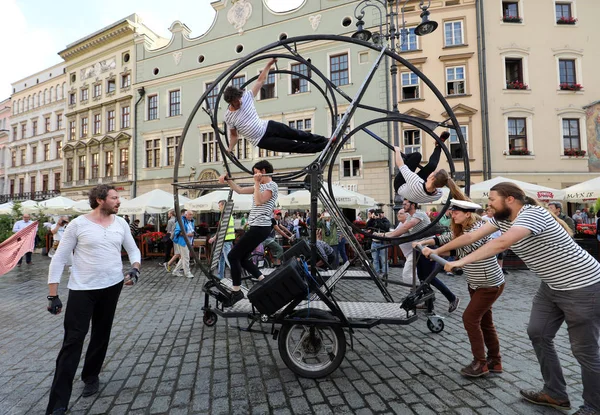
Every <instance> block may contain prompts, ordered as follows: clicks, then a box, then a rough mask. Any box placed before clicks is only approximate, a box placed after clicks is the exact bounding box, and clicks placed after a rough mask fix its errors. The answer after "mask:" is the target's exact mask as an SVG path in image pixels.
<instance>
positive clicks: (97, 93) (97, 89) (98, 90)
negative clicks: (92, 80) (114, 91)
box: [92, 84, 102, 98]
mask: <svg viewBox="0 0 600 415" xmlns="http://www.w3.org/2000/svg"><path fill="white" fill-rule="evenodd" d="M92 94H93V95H94V98H98V97H99V96H100V95H102V84H95V85H94V91H93V92H92Z"/></svg>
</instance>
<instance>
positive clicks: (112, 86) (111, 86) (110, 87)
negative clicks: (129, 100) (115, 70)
mask: <svg viewBox="0 0 600 415" xmlns="http://www.w3.org/2000/svg"><path fill="white" fill-rule="evenodd" d="M116 89H117V85H116V82H115V80H114V79H109V80H108V81H106V93H107V94H110V93H111V92H115V90H116Z"/></svg>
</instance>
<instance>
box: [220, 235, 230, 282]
mask: <svg viewBox="0 0 600 415" xmlns="http://www.w3.org/2000/svg"><path fill="white" fill-rule="evenodd" d="M232 247H233V242H232V241H225V242H223V250H222V251H221V256H220V257H219V269H218V276H219V279H220V280H222V279H223V277H225V263H227V266H228V267H229V268H231V265H229V260H228V259H227V255H229V252H230V251H231V248H232Z"/></svg>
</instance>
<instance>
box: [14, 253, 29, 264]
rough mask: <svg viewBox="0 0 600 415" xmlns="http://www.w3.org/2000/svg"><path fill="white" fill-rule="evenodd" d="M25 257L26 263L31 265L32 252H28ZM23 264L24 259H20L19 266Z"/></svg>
mask: <svg viewBox="0 0 600 415" xmlns="http://www.w3.org/2000/svg"><path fill="white" fill-rule="evenodd" d="M23 256H24V257H25V262H27V263H28V264H31V252H27V253H26V254H25V255H23ZM22 262H23V257H21V259H19V262H17V264H19V265H21V263H22Z"/></svg>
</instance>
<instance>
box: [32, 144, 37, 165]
mask: <svg viewBox="0 0 600 415" xmlns="http://www.w3.org/2000/svg"><path fill="white" fill-rule="evenodd" d="M31 162H32V163H36V162H37V146H32V147H31Z"/></svg>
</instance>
